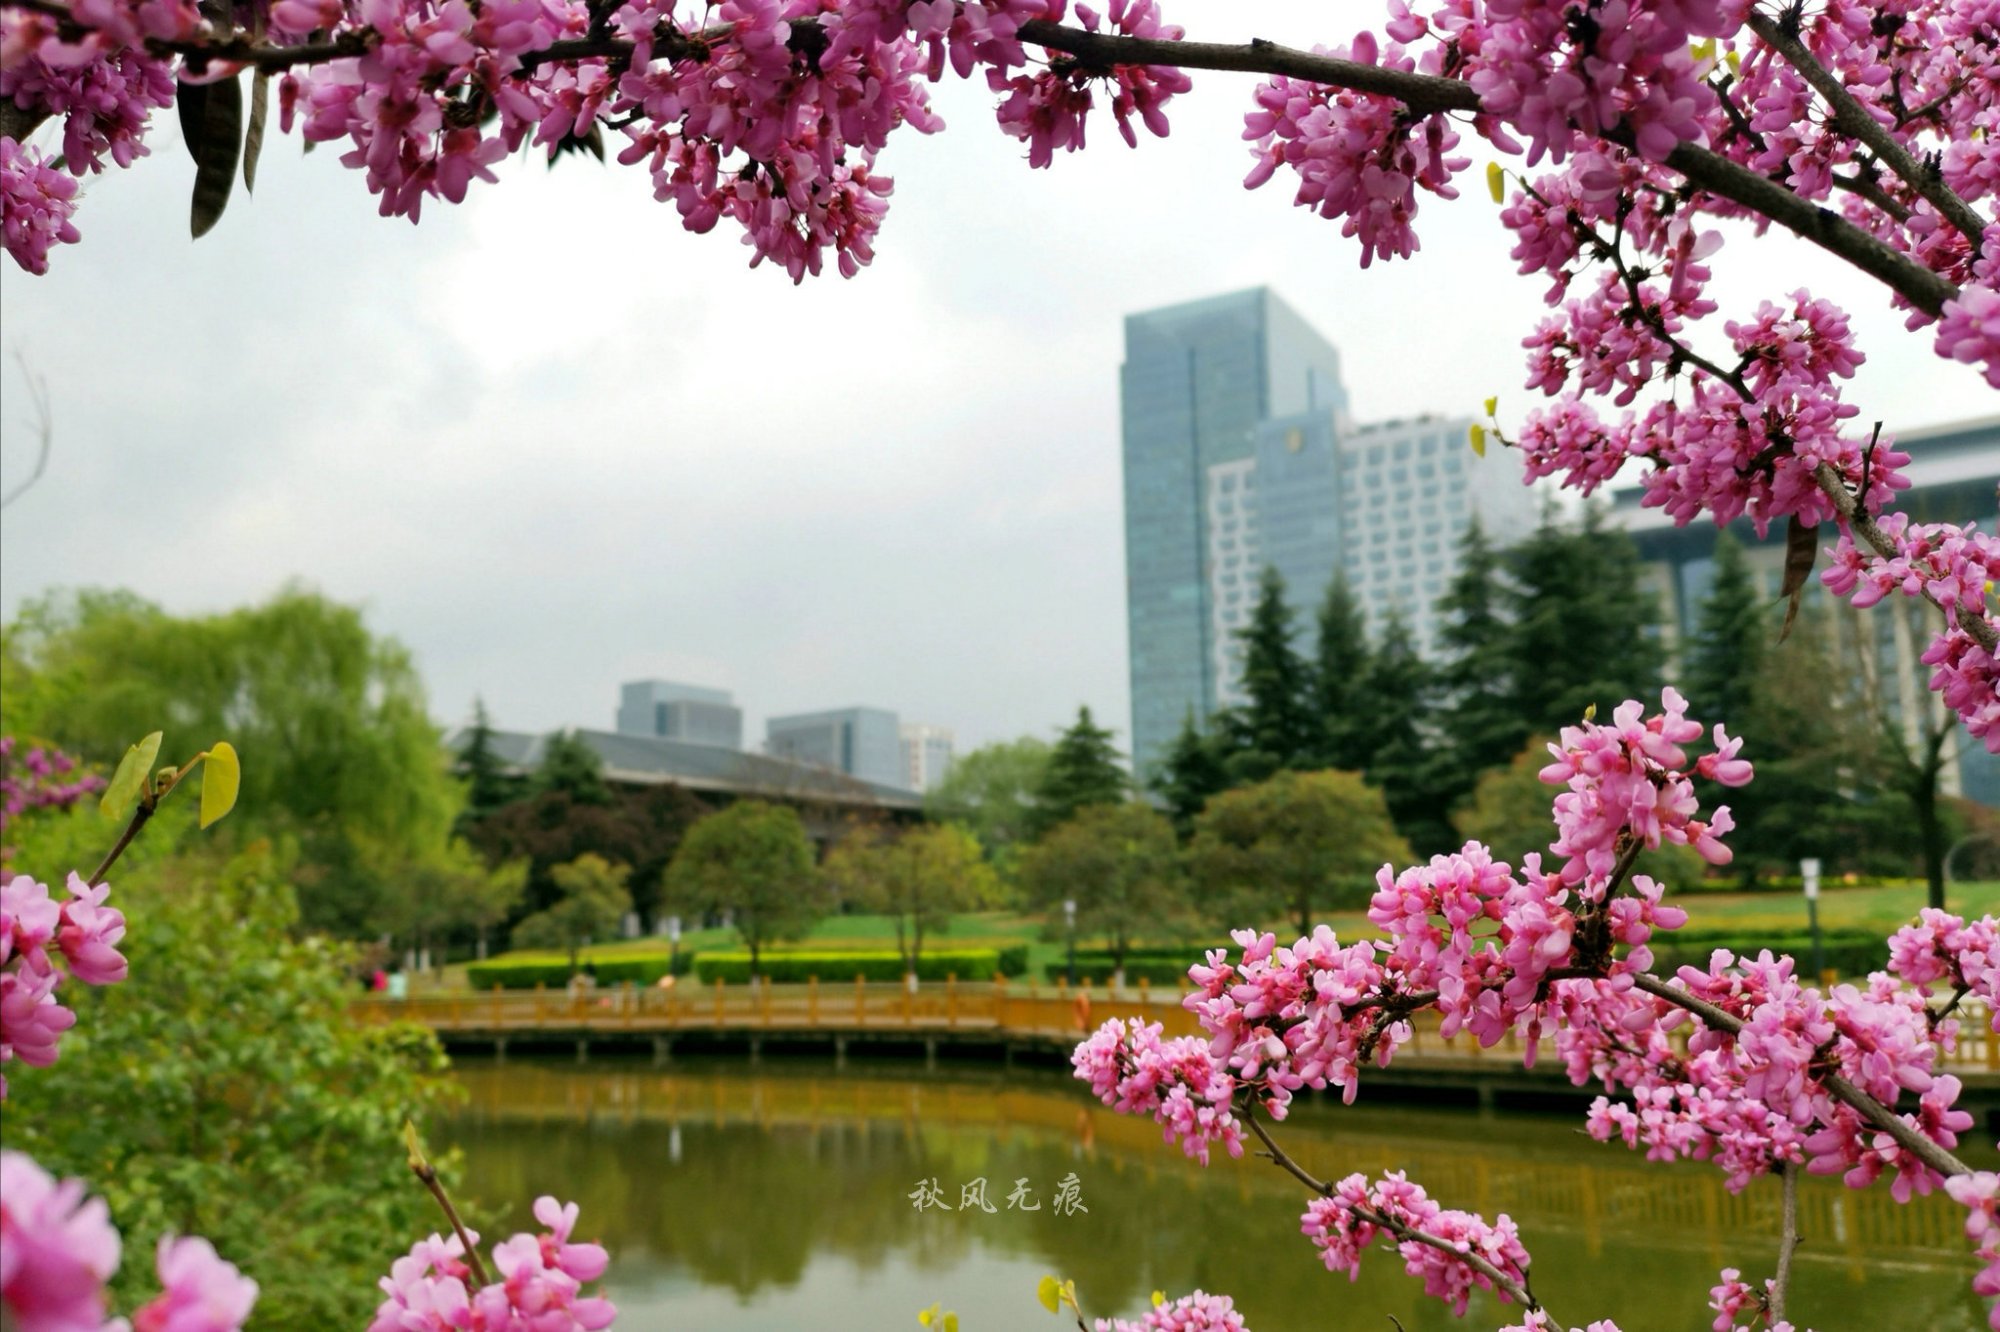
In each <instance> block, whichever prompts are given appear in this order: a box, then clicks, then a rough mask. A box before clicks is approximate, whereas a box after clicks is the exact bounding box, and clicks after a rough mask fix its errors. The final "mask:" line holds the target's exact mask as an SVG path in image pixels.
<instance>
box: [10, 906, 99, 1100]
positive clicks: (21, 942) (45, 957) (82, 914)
mask: <svg viewBox="0 0 2000 1332" xmlns="http://www.w3.org/2000/svg"><path fill="white" fill-rule="evenodd" d="M68 888H69V897H68V899H67V900H66V901H63V902H60V903H58V902H57V901H56V900H55V899H54V898H52V897H51V896H50V895H49V890H48V888H47V886H46V885H44V884H41V883H38V882H36V881H35V880H34V879H31V878H29V877H28V876H27V875H25V874H17V875H15V876H14V877H13V878H11V879H9V880H8V881H7V882H6V883H4V884H0V1065H4V1064H5V1063H6V1062H7V1061H8V1060H10V1059H13V1058H15V1057H16V1056H18V1057H19V1058H20V1059H21V1061H22V1062H23V1063H25V1064H29V1065H31V1066H33V1067H36V1068H45V1067H47V1066H48V1065H50V1064H53V1063H54V1062H55V1061H56V1045H57V1043H58V1042H59V1041H60V1040H61V1039H62V1034H63V1033H64V1032H65V1031H67V1030H69V1029H70V1027H72V1026H73V1025H75V1023H76V1014H75V1013H73V1012H71V1011H70V1010H69V1009H68V1008H66V1007H64V1006H63V1004H62V1003H61V1002H60V1001H59V1000H57V999H56V997H55V992H56V989H57V987H58V986H60V985H61V984H62V979H63V973H62V971H61V970H59V969H58V968H57V967H56V965H55V961H54V957H53V956H52V948H53V952H54V953H58V954H60V955H61V956H62V958H63V961H64V962H65V963H66V964H67V965H68V968H69V974H70V975H71V976H73V977H75V978H76V979H77V980H80V981H82V982H83V983H84V984H86V985H110V984H112V983H114V982H116V981H121V980H124V979H125V958H124V956H123V955H122V954H120V953H119V952H118V947H117V945H118V941H119V940H120V939H122V938H123V937H124V936H125V916H124V914H123V913H122V912H120V911H118V910H116V909H115V908H112V907H107V906H106V905H104V900H105V898H106V897H107V896H109V894H110V892H111V889H110V887H109V886H108V885H106V884H98V885H97V886H95V887H92V886H91V885H89V884H87V883H85V882H84V880H83V876H82V875H80V874H76V873H74V872H72V873H71V874H70V876H69V884H68ZM6 1095H7V1080H6V1078H5V1077H4V1076H0V1100H4V1099H6Z"/></svg>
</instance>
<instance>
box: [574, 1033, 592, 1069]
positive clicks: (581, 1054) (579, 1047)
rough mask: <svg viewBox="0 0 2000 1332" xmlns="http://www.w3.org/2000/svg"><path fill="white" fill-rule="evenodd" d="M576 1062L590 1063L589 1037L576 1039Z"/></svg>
mask: <svg viewBox="0 0 2000 1332" xmlns="http://www.w3.org/2000/svg"><path fill="white" fill-rule="evenodd" d="M576 1062H577V1063H579V1064H587V1063H589V1062H590V1037H588V1036H579V1037H577V1038H576Z"/></svg>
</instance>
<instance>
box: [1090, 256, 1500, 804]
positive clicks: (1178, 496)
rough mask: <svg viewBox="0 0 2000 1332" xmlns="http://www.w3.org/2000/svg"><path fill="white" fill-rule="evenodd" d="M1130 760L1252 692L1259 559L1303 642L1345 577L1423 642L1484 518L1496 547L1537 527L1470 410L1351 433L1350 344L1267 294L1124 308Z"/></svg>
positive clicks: (1374, 613) (1143, 763)
mask: <svg viewBox="0 0 2000 1332" xmlns="http://www.w3.org/2000/svg"><path fill="white" fill-rule="evenodd" d="M1121 388H1122V403H1123V433H1124V465H1125V566H1126V591H1127V617H1128V633H1129V639H1130V646H1131V672H1132V754H1133V759H1134V763H1135V766H1136V767H1137V768H1138V769H1139V770H1140V771H1141V772H1144V771H1146V770H1147V768H1148V767H1150V766H1151V764H1152V763H1153V762H1154V761H1156V760H1157V759H1158V757H1159V756H1160V754H1161V753H1162V752H1163V751H1164V750H1165V749H1166V748H1167V746H1168V745H1169V744H1171V743H1172V741H1173V738H1174V736H1175V735H1176V734H1177V733H1178V732H1179V730H1180V727H1181V723H1182V721H1183V719H1184V718H1185V717H1186V715H1187V712H1188V709H1189V708H1190V707H1192V708H1193V709H1194V713H1195V717H1196V719H1197V720H1198V721H1206V720H1207V719H1208V717H1209V716H1211V715H1212V714H1213V713H1214V712H1216V711H1217V710H1219V709H1221V708H1226V707H1229V706H1232V705H1233V704H1236V703H1238V702H1240V701H1241V699H1242V694H1241V690H1240V687H1239V679H1240V675H1241V660H1240V649H1239V646H1238V643H1237V639H1236V636H1235V635H1236V632H1237V631H1238V630H1239V629H1241V628H1242V627H1243V626H1244V625H1245V624H1247V623H1248V621H1249V616H1250V611H1251V609H1252V607H1253V606H1254V605H1255V602H1256V595H1257V582H1258V578H1259V576H1260V575H1261V573H1262V571H1263V569H1264V567H1265V566H1267V565H1269V566H1272V567H1274V568H1276V569H1277V570H1278V572H1279V573H1280V574H1281V575H1283V577H1284V579H1285V584H1286V589H1287V599H1288V600H1289V602H1290V603H1291V605H1292V607H1293V609H1294V610H1296V611H1298V612H1299V619H1298V624H1299V634H1300V640H1299V646H1300V648H1301V650H1310V649H1311V647H1312V641H1311V636H1312V623H1313V612H1314V611H1315V610H1316V609H1317V607H1318V605H1319V602H1320V601H1321V600H1322V599H1323V598H1324V596H1325V594H1326V588H1327V585H1328V584H1329V583H1330V582H1331V581H1332V579H1333V576H1334V573H1335V571H1336V570H1340V571H1343V572H1345V574H1346V576H1347V580H1348V583H1349V585H1350V586H1351V587H1353V588H1354V589H1355V591H1356V593H1357V595H1358V596H1359V598H1360V600H1361V603H1362V605H1363V606H1364V607H1365V608H1366V610H1367V612H1368V616H1369V620H1370V623H1371V625H1373V626H1379V625H1380V624H1381V623H1382V622H1383V620H1384V619H1386V618H1387V616H1388V614H1389V612H1390V610H1391V608H1400V610H1401V611H1402V613H1403V615H1404V618H1405V619H1406V620H1407V621H1408V622H1409V623H1410V625H1411V627H1412V629H1413V630H1414V631H1415V635H1416V638H1417V642H1418V646H1419V649H1420V650H1425V651H1427V650H1428V649H1429V648H1430V647H1431V645H1432V644H1433V642H1434V640H1435V635H1436V629H1437V626H1436V621H1435V618H1434V611H1433V605H1434V603H1435V602H1436V600H1437V598H1438V597H1439V596H1440V595H1441V594H1442V593H1443V591H1444V590H1445V587H1446V585H1447V584H1448V583H1449V582H1450V580H1451V577H1452V575H1453V574H1454V573H1455V572H1456V569H1457V564H1456V547H1457V541H1458V538H1459V535H1460V534H1461V533H1462V532H1463V531H1464V529H1465V526H1466V523H1467V522H1468V521H1469V520H1470V518H1471V516H1472V515H1473V514H1474V513H1477V514H1479V516H1480V519H1481V521H1482V523H1483V524H1484V525H1485V527H1486V530H1487V532H1488V534H1489V536H1490V537H1492V539H1493V540H1494V541H1495V544H1497V545H1505V544H1507V543H1508V542H1510V541H1512V540H1513V539H1515V538H1516V537H1518V536H1521V535H1525V534H1526V533H1527V532H1528V531H1529V530H1530V529H1531V528H1532V527H1533V525H1534V521H1535V516H1536V505H1537V501H1536V498H1535V496H1534V494H1533V493H1532V492H1531V491H1530V490H1529V489H1528V488H1527V487H1526V486H1524V485H1523V484H1522V478H1521V474H1520V469H1519V466H1518V464H1517V463H1516V462H1515V461H1514V460H1513V459H1511V458H1508V457H1505V456H1503V451H1501V450H1497V449H1496V450H1494V451H1493V452H1492V453H1491V454H1490V455H1489V456H1488V457H1486V458H1485V459H1481V458H1479V457H1477V456H1475V455H1474V454H1473V453H1472V451H1471V450H1470V448H1468V447H1467V443H1466V427H1467V426H1468V425H1469V424H1470V421H1469V419H1465V418H1450V419H1448V418H1436V417H1422V418H1419V419H1416V420H1411V421H1390V422H1384V423H1380V424H1375V425H1356V424H1355V423H1354V422H1353V421H1352V419H1351V418H1350V416H1349V412H1348V398H1347V391H1346V389H1345V388H1344V387H1343V386H1342V383H1341V378H1340V355H1339V353H1338V352H1337V351H1335V350H1334V348H1333V346H1332V345H1331V344H1330V343H1329V342H1328V341H1327V340H1326V339H1325V338H1323V337H1322V336H1321V335H1320V334H1319V333H1318V332H1317V331H1315V330H1314V329H1313V328H1312V326H1311V325H1309V324H1307V323H1306V322H1305V320H1304V319H1302V318H1301V317H1300V316H1299V315H1298V314H1297V313H1296V312H1295V311H1293V310H1292V309H1291V308H1290V307H1289V306H1287V305H1285V303H1284V302H1283V301H1281V300H1279V299H1278V298H1277V297H1276V296H1275V295H1273V294H1272V293H1271V292H1270V291H1269V290H1268V289H1265V288H1258V289H1255V290H1252V291H1245V292H1236V293H1233V294H1231V295H1227V296H1217V297H1212V298H1209V299H1207V300H1201V301H1195V302H1192V303H1189V304H1186V305H1177V306H1172V307H1170V308H1167V309H1163V310H1153V311H1148V312H1146V313H1143V314H1135V315H1130V316H1128V317H1127V318H1126V321H1125V365H1124V369H1123V373H1122V379H1121Z"/></svg>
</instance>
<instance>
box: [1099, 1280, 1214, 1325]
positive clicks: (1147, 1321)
mask: <svg viewBox="0 0 2000 1332" xmlns="http://www.w3.org/2000/svg"><path fill="white" fill-rule="evenodd" d="M1097 1332H1249V1329H1248V1327H1246V1326H1245V1324H1244V1322H1243V1315H1242V1314H1240V1313H1237V1312H1236V1304H1235V1302H1234V1301H1233V1300H1231V1299H1230V1298H1229V1297H1228V1296H1227V1295H1210V1294H1208V1293H1207V1292H1205V1291H1199V1290H1197V1291H1195V1292H1194V1293H1193V1294H1190V1295H1183V1296H1181V1297H1180V1298H1179V1299H1177V1300H1171V1301H1169V1302H1167V1303H1165V1304H1162V1305H1159V1306H1157V1307H1155V1308H1152V1309H1148V1310H1147V1311H1146V1314H1145V1316H1144V1317H1142V1318H1140V1319H1139V1320H1138V1321H1137V1322H1133V1321H1132V1320H1131V1319H1127V1318H1100V1319H1098V1320H1097Z"/></svg>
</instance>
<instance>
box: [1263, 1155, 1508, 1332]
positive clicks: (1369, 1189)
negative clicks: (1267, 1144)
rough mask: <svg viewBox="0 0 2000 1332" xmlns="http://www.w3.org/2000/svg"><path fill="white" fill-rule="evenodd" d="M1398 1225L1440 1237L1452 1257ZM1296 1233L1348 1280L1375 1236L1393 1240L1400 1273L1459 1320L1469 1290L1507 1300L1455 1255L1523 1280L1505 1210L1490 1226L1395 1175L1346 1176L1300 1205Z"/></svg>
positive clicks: (1356, 1271)
mask: <svg viewBox="0 0 2000 1332" xmlns="http://www.w3.org/2000/svg"><path fill="white" fill-rule="evenodd" d="M1396 1227H1403V1228H1405V1229H1407V1230H1415V1231H1421V1232H1422V1233H1424V1234H1425V1235H1428V1236H1432V1237H1434V1238H1435V1239H1438V1240H1442V1241H1444V1243H1445V1244H1446V1245H1449V1246H1450V1247H1451V1248H1452V1249H1454V1250H1456V1253H1453V1252H1447V1251H1446V1250H1445V1249H1442V1248H1439V1247H1438V1246H1437V1245H1435V1244H1427V1243H1425V1242H1423V1241H1422V1240H1418V1239H1412V1238H1408V1237H1406V1236H1404V1235H1401V1234H1398V1233H1397V1230H1396ZM1299 1229H1300V1231H1301V1232H1303V1233H1304V1234H1305V1235H1306V1237H1307V1238H1309V1239H1310V1240H1311V1241H1312V1243H1313V1247H1314V1248H1316V1249H1318V1250H1319V1251H1320V1258H1321V1259H1322V1261H1324V1262H1325V1263H1326V1267H1327V1270H1328V1271H1329V1272H1338V1271H1345V1272H1346V1273H1347V1275H1348V1279H1349V1280H1358V1279H1359V1278H1360V1276H1361V1255H1362V1254H1363V1253H1364V1252H1366V1251H1367V1249H1368V1247H1369V1245H1371V1244H1373V1243H1374V1242H1375V1240H1376V1238H1377V1237H1378V1236H1387V1237H1388V1238H1390V1239H1393V1240H1395V1241H1396V1251H1397V1253H1399V1254H1401V1255H1402V1259H1403V1270H1404V1271H1405V1272H1407V1273H1409V1274H1410V1275H1411V1276H1413V1277H1418V1278H1420V1279H1421V1280H1422V1281H1423V1283H1424V1293H1425V1294H1426V1295H1430V1296H1434V1297H1435V1298H1437V1299H1440V1300H1442V1301H1444V1302H1445V1303H1446V1304H1448V1305H1450V1306H1451V1311H1452V1313H1453V1314H1454V1315H1455V1316H1457V1317H1460V1318H1463V1317H1464V1316H1465V1306H1466V1303H1467V1302H1468V1301H1469V1300H1470V1299H1471V1298H1472V1292H1473V1291H1474V1290H1491V1291H1493V1292H1494V1293H1495V1294H1496V1295H1498V1296H1499V1298H1500V1300H1501V1301H1502V1302H1503V1303H1504V1302H1508V1301H1509V1300H1510V1296H1509V1295H1508V1293H1507V1291H1506V1290H1505V1289H1503V1288H1497V1287H1496V1286H1495V1285H1494V1283H1493V1280H1492V1278H1490V1277H1488V1276H1487V1275H1486V1274H1485V1273H1483V1272H1480V1271H1478V1270H1477V1269H1475V1268H1474V1267H1472V1265H1471V1264H1469V1263H1466V1262H1464V1261H1462V1260H1461V1259H1460V1257H1459V1256H1458V1255H1460V1254H1471V1255H1473V1256H1475V1257H1478V1258H1483V1259H1485V1260H1486V1261H1487V1262H1488V1263H1491V1264H1492V1265H1493V1266H1494V1267H1495V1268H1496V1269H1498V1270H1499V1272H1500V1273H1501V1274H1502V1275H1503V1276H1505V1277H1507V1278H1508V1279H1509V1280H1511V1281H1513V1282H1514V1283H1516V1284H1517V1285H1518V1284H1521V1283H1524V1282H1525V1281H1526V1280H1527V1277H1528V1251H1527V1249H1526V1248H1524V1247H1523V1246H1522V1244H1521V1236H1520V1231H1519V1228H1518V1227H1516V1226H1515V1224H1514V1222H1513V1221H1512V1220H1511V1219H1509V1218H1508V1216H1507V1215H1506V1214H1505V1213H1504V1212H1503V1213H1502V1214H1501V1215H1500V1217H1499V1218H1498V1219H1497V1220H1495V1221H1491V1222H1489V1221H1487V1220H1485V1219H1484V1218H1483V1217H1480V1216H1477V1215H1475V1214H1474V1213H1471V1212H1460V1211H1455V1210H1452V1209H1448V1208H1444V1207H1440V1206H1439V1205H1438V1204H1437V1203H1436V1202H1434V1201H1432V1199H1431V1198H1430V1197H1429V1196H1428V1195H1427V1194H1425V1192H1424V1191H1423V1188H1422V1187H1421V1186H1419V1185H1416V1184H1413V1183H1411V1182H1410V1181H1409V1179H1408V1178H1407V1177H1406V1176H1405V1175H1404V1174H1403V1172H1401V1171H1393V1172H1391V1173H1390V1174H1387V1175H1384V1176H1383V1177H1382V1178H1381V1179H1379V1180H1376V1181H1373V1182H1371V1181H1370V1180H1369V1178H1368V1177H1367V1176H1366V1175H1362V1174H1354V1175H1349V1176H1348V1177H1347V1178H1345V1179H1343V1180H1341V1181H1340V1182H1339V1183H1337V1184H1335V1185H1334V1186H1333V1191H1332V1193H1331V1194H1329V1195H1328V1196H1327V1197H1324V1198H1315V1199H1313V1200H1312V1202H1310V1203H1308V1204H1307V1205H1306V1210H1305V1215H1304V1216H1302V1217H1300V1218H1299Z"/></svg>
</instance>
